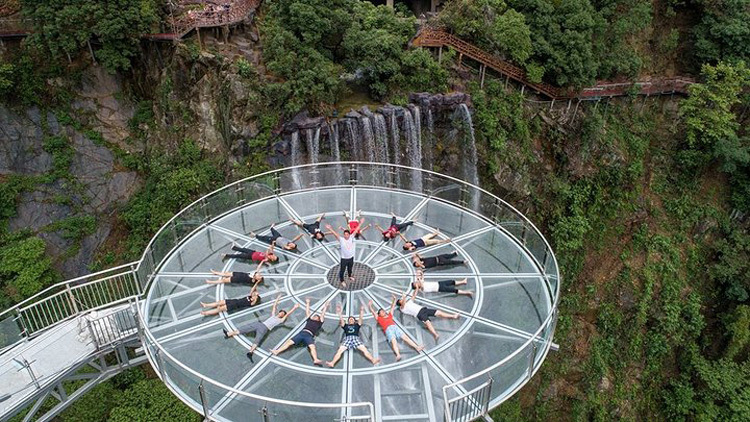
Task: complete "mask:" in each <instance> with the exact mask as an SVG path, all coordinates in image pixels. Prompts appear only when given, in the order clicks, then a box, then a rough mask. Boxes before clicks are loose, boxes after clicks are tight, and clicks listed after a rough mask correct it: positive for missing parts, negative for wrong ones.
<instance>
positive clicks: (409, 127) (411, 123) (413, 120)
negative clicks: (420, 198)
mask: <svg viewBox="0 0 750 422" xmlns="http://www.w3.org/2000/svg"><path fill="white" fill-rule="evenodd" d="M412 113H414V114H413V115H412ZM418 118H419V109H418V108H416V107H414V106H409V108H408V110H404V135H405V137H406V156H407V159H408V163H409V167H413V168H415V169H420V168H422V145H421V143H422V142H421V141H420V136H419V135H420V134H419V126H420V125H419V124H418V123H417V121H418V120H417V119H418ZM411 181H412V190H415V191H418V192H421V191H422V173H421V172H420V171H418V170H413V171H412V172H411Z"/></svg>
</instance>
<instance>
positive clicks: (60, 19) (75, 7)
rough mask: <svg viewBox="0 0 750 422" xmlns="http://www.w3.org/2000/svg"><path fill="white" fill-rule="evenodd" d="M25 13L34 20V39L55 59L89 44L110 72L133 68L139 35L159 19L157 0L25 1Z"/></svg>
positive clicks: (68, 54)
mask: <svg viewBox="0 0 750 422" xmlns="http://www.w3.org/2000/svg"><path fill="white" fill-rule="evenodd" d="M22 4H23V13H24V15H25V16H27V17H29V18H31V19H32V20H33V21H34V29H35V34H34V35H32V37H31V42H35V43H38V44H40V45H42V46H44V47H45V48H46V49H47V50H49V52H50V53H52V55H53V56H54V57H56V58H58V59H59V58H61V57H64V56H66V55H67V56H73V55H75V54H78V53H79V52H80V51H81V50H82V49H84V48H87V43H89V42H91V41H92V40H93V41H97V43H98V44H101V47H100V48H98V49H97V50H96V52H95V55H96V57H97V59H99V60H100V61H101V63H102V65H103V66H104V67H106V68H107V69H108V70H110V71H116V70H125V69H129V68H130V59H131V58H132V57H133V56H135V55H136V54H137V53H138V51H139V49H140V37H141V35H143V34H144V33H148V32H149V31H150V30H151V26H152V25H153V24H155V23H156V22H157V21H158V16H157V13H156V0H102V1H89V0H22Z"/></svg>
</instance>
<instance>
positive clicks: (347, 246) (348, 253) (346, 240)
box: [326, 224, 355, 287]
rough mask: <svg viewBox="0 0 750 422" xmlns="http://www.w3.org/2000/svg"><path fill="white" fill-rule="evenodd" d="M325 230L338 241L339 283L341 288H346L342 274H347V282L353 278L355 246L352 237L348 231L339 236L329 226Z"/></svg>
mask: <svg viewBox="0 0 750 422" xmlns="http://www.w3.org/2000/svg"><path fill="white" fill-rule="evenodd" d="M326 228H327V229H328V232H329V233H331V234H332V235H333V236H334V237H336V240H338V241H339V246H340V247H341V263H340V264H339V283H340V284H341V287H346V283H345V282H344V272H347V273H348V274H349V280H350V281H354V276H353V275H352V271H353V269H354V252H355V248H354V246H355V244H354V235H352V233H351V232H350V231H349V230H344V235H343V236H341V235H339V234H338V233H336V231H335V230H334V229H333V226H331V225H330V224H327V225H326Z"/></svg>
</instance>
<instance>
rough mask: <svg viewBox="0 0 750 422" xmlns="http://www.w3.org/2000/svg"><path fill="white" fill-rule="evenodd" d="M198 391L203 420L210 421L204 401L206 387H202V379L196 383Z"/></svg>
mask: <svg viewBox="0 0 750 422" xmlns="http://www.w3.org/2000/svg"><path fill="white" fill-rule="evenodd" d="M198 393H200V396H201V406H203V420H204V422H211V418H210V417H209V414H208V403H207V402H206V389H205V388H204V387H203V380H201V383H200V384H198Z"/></svg>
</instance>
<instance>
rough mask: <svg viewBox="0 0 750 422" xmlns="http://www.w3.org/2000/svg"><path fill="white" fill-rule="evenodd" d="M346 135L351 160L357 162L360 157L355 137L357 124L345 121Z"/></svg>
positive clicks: (357, 138) (349, 120) (348, 120)
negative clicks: (349, 146)
mask: <svg viewBox="0 0 750 422" xmlns="http://www.w3.org/2000/svg"><path fill="white" fill-rule="evenodd" d="M346 134H347V136H348V138H349V145H351V159H352V160H355V161H356V160H359V159H360V157H361V154H360V149H361V148H360V146H359V136H358V135H357V123H356V122H355V121H353V120H352V119H346Z"/></svg>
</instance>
